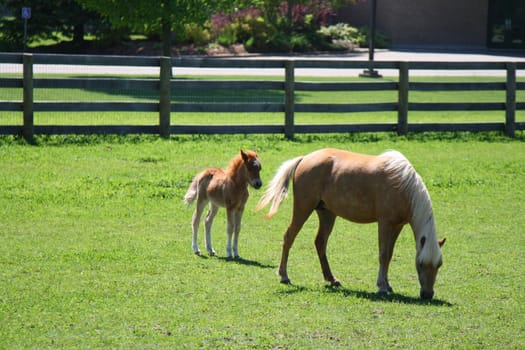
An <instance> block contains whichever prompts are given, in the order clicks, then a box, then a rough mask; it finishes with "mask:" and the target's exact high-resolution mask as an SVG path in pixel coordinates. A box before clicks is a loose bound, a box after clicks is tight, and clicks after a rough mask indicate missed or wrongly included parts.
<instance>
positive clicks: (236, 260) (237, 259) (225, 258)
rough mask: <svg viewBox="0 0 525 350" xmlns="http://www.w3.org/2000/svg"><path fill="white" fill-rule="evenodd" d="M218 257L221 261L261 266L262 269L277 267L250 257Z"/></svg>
mask: <svg viewBox="0 0 525 350" xmlns="http://www.w3.org/2000/svg"><path fill="white" fill-rule="evenodd" d="M217 258H218V259H219V260H221V261H224V262H228V263H233V264H239V265H244V266H252V267H259V268H261V269H275V268H277V267H276V266H275V265H268V264H263V263H260V262H258V261H255V260H248V259H244V258H235V259H232V258H227V257H225V256H219V257H217Z"/></svg>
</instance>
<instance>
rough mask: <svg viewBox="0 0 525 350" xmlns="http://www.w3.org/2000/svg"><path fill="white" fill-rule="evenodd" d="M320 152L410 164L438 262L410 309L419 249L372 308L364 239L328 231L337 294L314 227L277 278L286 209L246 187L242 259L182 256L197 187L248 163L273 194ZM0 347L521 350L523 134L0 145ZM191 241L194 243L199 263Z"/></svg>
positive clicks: (370, 260) (368, 235) (400, 263)
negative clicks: (245, 158)
mask: <svg viewBox="0 0 525 350" xmlns="http://www.w3.org/2000/svg"><path fill="white" fill-rule="evenodd" d="M323 147H337V148H342V149H347V150H353V151H357V152H364V153H370V154H377V153H380V152H382V151H385V150H388V149H396V150H399V151H401V152H402V153H404V154H405V155H406V156H407V157H408V158H409V159H410V160H411V162H412V163H413V165H414V167H415V168H416V170H417V171H418V172H419V173H420V174H421V176H422V177H423V179H424V181H425V183H426V185H427V187H428V190H429V192H430V195H431V197H432V200H433V206H434V213H435V217H436V223H437V228H438V232H439V237H440V238H442V237H446V238H447V242H446V244H445V246H444V248H443V259H444V265H443V267H442V268H441V270H440V272H439V274H438V278H437V282H436V285H435V292H436V294H435V298H434V300H433V301H431V302H422V301H420V299H419V283H418V279H417V275H416V270H415V266H414V258H415V244H414V240H413V235H412V232H411V230H410V228H409V227H406V228H405V229H404V231H403V233H402V234H401V236H400V238H399V240H398V243H397V246H396V249H395V252H394V258H393V261H392V264H391V269H390V282H391V284H392V286H393V288H394V291H395V293H394V294H392V295H390V296H388V297H379V296H377V295H376V286H375V281H376V277H377V270H378V257H377V232H376V230H377V228H376V225H374V224H370V225H357V224H352V223H349V222H346V221H343V220H341V219H339V220H338V221H337V222H336V226H335V229H334V232H333V234H332V236H331V238H330V241H329V244H328V249H329V250H328V254H329V255H328V258H329V260H330V263H331V267H332V271H333V272H334V274H335V275H336V276H337V277H338V278H339V279H340V280H341V282H342V284H343V285H342V287H340V288H330V287H327V286H326V284H325V282H324V281H323V279H322V274H321V270H320V265H319V261H318V259H317V254H316V251H315V247H314V243H313V241H314V235H315V231H316V227H317V226H316V225H317V218H316V217H315V215H314V216H313V217H312V218H311V219H310V220H309V221H308V222H307V223H306V224H305V226H304V228H303V230H302V232H301V233H300V235H299V236H298V238H297V240H296V242H295V245H294V246H293V248H292V250H291V254H290V261H289V266H288V267H289V269H288V272H289V276H290V278H291V280H292V282H293V285H291V286H288V285H281V284H280V283H279V277H278V276H277V275H276V269H277V265H278V262H279V258H280V250H281V240H282V236H283V233H284V231H285V229H286V227H287V225H288V221H289V218H290V215H291V202H292V201H291V196H290V197H289V198H288V199H287V200H286V201H285V202H284V203H283V205H282V206H281V208H280V211H279V212H278V214H277V215H276V216H275V217H273V218H272V219H271V220H265V219H263V218H262V216H263V214H264V213H263V212H255V211H254V207H255V205H256V203H257V201H258V199H259V198H260V196H261V195H262V190H260V191H256V190H253V189H250V193H251V196H250V199H249V201H248V204H247V210H246V212H245V215H244V218H243V229H242V231H241V238H240V245H239V250H240V254H241V256H242V259H241V260H237V261H227V260H226V259H225V245H226V233H225V230H226V225H225V221H226V219H225V214H224V211H222V210H221V211H220V212H219V215H218V216H217V218H216V220H215V224H214V227H213V242H214V246H215V249H216V250H217V253H218V255H217V256H216V257H208V256H207V255H203V256H200V257H199V256H196V255H194V254H193V252H192V250H191V227H190V222H191V216H192V213H193V208H188V207H186V206H185V205H184V203H183V201H182V198H183V196H184V193H185V191H186V189H187V187H188V185H189V182H190V181H191V179H192V177H193V176H194V175H195V174H196V173H197V172H198V171H200V170H202V169H203V168H205V167H209V166H219V167H225V166H226V165H227V164H228V162H229V159H230V158H231V157H232V156H233V155H235V154H236V153H237V152H239V149H240V148H243V149H254V148H256V149H257V150H258V152H259V154H260V159H261V161H262V165H263V171H262V178H263V182H264V183H265V184H267V183H268V182H269V180H270V179H271V178H272V176H273V175H274V173H275V171H276V169H277V168H278V166H279V165H280V164H281V163H282V162H283V161H285V160H287V159H290V158H292V157H295V156H298V155H302V154H306V153H308V152H311V151H313V150H316V149H319V148H323ZM0 159H1V160H2V166H1V169H2V170H1V171H0V207H1V208H2V215H1V219H0V242H1V244H0V348H2V349H56V348H66V349H75V348H104V349H107V348H114V349H157V348H158V349H181V348H231V349H248V348H262V349H297V348H301V349H302V348H306V349H337V348H340V349H348V348H370V349H379V348H402V349H407V348H421V349H429V348H436V349H437V348H439V349H442V348H458V349H477V348H479V349H487V348H504V349H523V348H524V347H525V335H524V334H525V289H524V288H523V285H524V284H525V274H524V266H525V254H524V253H523V249H524V247H525V232H524V227H525V215H524V213H525V201H524V198H525V134H523V133H522V132H519V133H518V135H517V137H516V138H515V139H509V138H506V137H504V136H501V135H499V134H495V133H490V134H486V133H483V134H463V133H461V134H448V133H446V134H421V135H409V136H408V137H398V136H396V135H391V134H359V135H299V136H298V137H297V139H296V140H294V141H288V140H284V139H283V137H282V136H272V135H267V136H259V135H250V136H242V135H237V136H184V137H179V136H172V137H171V138H170V139H168V140H164V139H160V138H157V137H146V136H127V137H112V136H106V137H94V136H68V137H39V138H38V139H37V142H36V145H27V144H25V143H24V142H23V141H21V140H19V139H18V138H13V137H2V138H0ZM203 241H204V239H203V233H202V232H201V234H200V237H199V242H200V244H201V250H203V248H204V242H203Z"/></svg>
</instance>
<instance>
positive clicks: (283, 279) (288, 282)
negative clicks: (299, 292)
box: [281, 278, 292, 284]
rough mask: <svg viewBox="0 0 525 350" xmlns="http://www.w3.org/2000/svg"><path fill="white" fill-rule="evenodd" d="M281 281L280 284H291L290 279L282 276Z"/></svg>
mask: <svg viewBox="0 0 525 350" xmlns="http://www.w3.org/2000/svg"><path fill="white" fill-rule="evenodd" d="M281 283H282V284H292V281H290V279H289V278H282V279H281Z"/></svg>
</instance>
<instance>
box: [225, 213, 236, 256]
mask: <svg viewBox="0 0 525 350" xmlns="http://www.w3.org/2000/svg"><path fill="white" fill-rule="evenodd" d="M226 221H227V222H226V233H227V234H228V238H227V241H226V258H227V259H228V260H231V259H233V254H232V237H233V230H234V225H235V211H234V210H232V209H226Z"/></svg>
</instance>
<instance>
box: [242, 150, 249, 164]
mask: <svg viewBox="0 0 525 350" xmlns="http://www.w3.org/2000/svg"><path fill="white" fill-rule="evenodd" d="M241 157H242V160H244V161H245V162H246V161H247V160H248V156H247V155H246V153H244V151H243V150H242V148H241Z"/></svg>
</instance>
